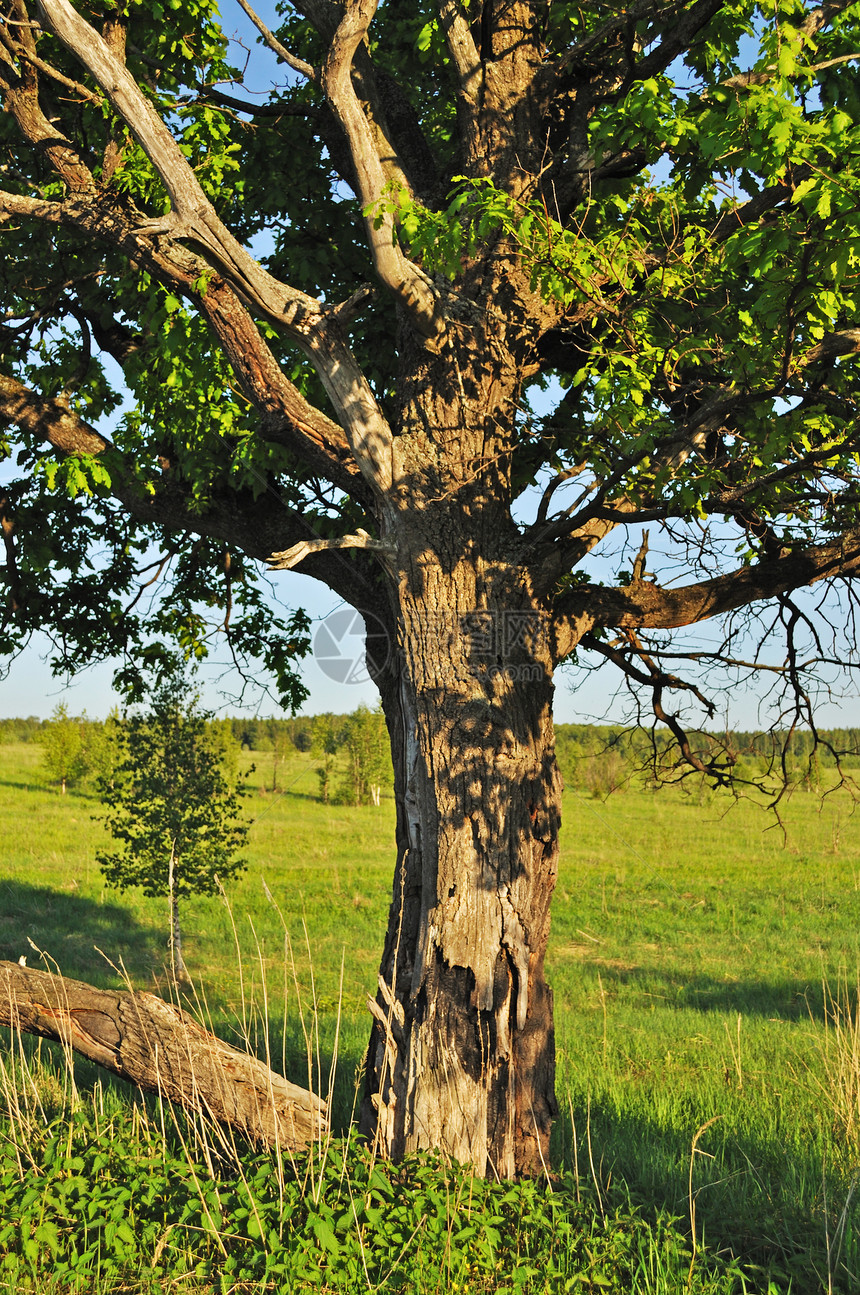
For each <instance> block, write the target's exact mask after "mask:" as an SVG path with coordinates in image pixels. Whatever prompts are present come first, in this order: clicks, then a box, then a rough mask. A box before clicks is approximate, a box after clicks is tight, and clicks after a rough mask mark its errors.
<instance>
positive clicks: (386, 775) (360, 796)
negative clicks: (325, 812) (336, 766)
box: [339, 706, 393, 805]
mask: <svg viewBox="0 0 860 1295" xmlns="http://www.w3.org/2000/svg"><path fill="white" fill-rule="evenodd" d="M340 745H341V750H342V751H343V752H344V754H345V756H346V773H345V776H344V779H343V782H342V784H341V787H340V792H339V799H341V800H343V801H344V802H345V803H346V804H351V805H367V804H369V803H371V802H372V803H373V804H374V805H378V804H379V800H380V796H381V793H382V787H383V785H390V783H391V782H392V779H393V774H392V770H391V748H390V746H389V744H388V733H387V730H386V727H385V717H384V716H383V714H382V710H381V708H380V707H377V709H376V710H371V709H370V708H369V707H368V706H359V707H358V709H357V710H355V711H353V713H352V715H350V716H349V718H348V720H347V722H346V725H345V726H344V729H343V733H342V737H341V743H340Z"/></svg>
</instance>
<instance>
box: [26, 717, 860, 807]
mask: <svg viewBox="0 0 860 1295" xmlns="http://www.w3.org/2000/svg"><path fill="white" fill-rule="evenodd" d="M74 722H75V723H76V724H78V725H79V727H80V731H81V734H82V738H83V745H84V747H86V746H87V745H88V742H87V734H88V732H89V733H90V734H91V738H90V739H89V745H91V746H92V747H93V749H95V748H96V747H97V745H98V743H97V738H98V731H99V730H100V729H101V728H102V727H103V721H98V720H90V719H87V717H86V716H81V717H79V718H78V719H76V720H75V721H74ZM109 722H110V721H109ZM54 723H56V719H49V720H42V719H37V718H35V717H33V716H31V717H30V718H28V719H2V720H0V743H9V742H38V743H41V744H43V745H44V744H45V743H46V740H47V738H48V733H49V730H50V728H51V725H52V724H54ZM214 723H215V724H216V725H217V726H218V728H219V730H220V732H221V733H222V734H223V735H224V737H225V738H226V740H227V741H229V740H230V737H232V741H233V743H235V744H236V746H239V747H243V748H244V749H246V750H248V751H254V752H259V753H265V752H269V753H271V761H272V768H271V780H272V787H273V789H275V788H277V787H278V782H279V778H280V777H281V776H283V774H284V773H285V772H286V765H285V761H287V759H288V757H289V752H290V751H291V750H292V751H299V752H304V753H307V752H309V753H310V754H311V756H313V757H315V758H316V760H317V761H319V766H318V767H317V768H316V773H317V776H318V778H319V794H320V798H321V799H322V800H324V801H328V800H329V799H333V800H335V799H337V800H341V801H346V802H348V803H355V804H363V803H367V802H368V801H370V800H373V801H378V799H379V795H380V789H387V788H389V787H390V785H391V766H390V758H389V755H388V751H387V743H386V740H385V732H384V722H383V720H382V716H381V714H380V713H379V712H378V711H374V712H371V711H368V709H367V707H363V706H362V707H359V709H358V710H357V711H353V712H351V713H350V714H343V715H336V714H332V713H327V714H324V715H315V716H310V715H300V716H297V717H294V718H292V719H248V718H246V717H230V718H227V719H219V720H216V721H214ZM555 733H556V750H557V753H558V761H559V766H560V768H561V772H562V775H563V777H564V780H565V783H566V784H567V785H568V786H570V787H578V788H580V789H581V790H584V791H586V792H589V793H590V794H592V795H594V796H597V797H600V798H603V797H605V796H607V795H609V794H610V793H611V792H613V791H618V790H621V789H623V788H624V787H625V786H629V785H630V784H631V782H632V783H635V784H636V785H639V786H643V785H644V786H648V785H656V784H657V783H658V782H659V781H660V778H661V776H666V775H667V774H669V775H670V776H671V771H672V769H673V768H675V767H676V765H677V761H678V750H677V746H676V744H675V742H674V739H673V737H672V735H671V733H670V732H669V731H668V729H665V728H661V729H658V730H656V731H654V732H652V731H650V730H648V729H636V728H633V729H631V728H624V727H622V726H621V725H595V724H558V725H556V729H555ZM689 740H690V746H691V748H692V750H693V752H694V754H695V755H697V756H699V757H700V758H701V760H702V762H703V764H707V763H708V762H709V760H711V759H712V758H714V757H715V756H717V757H719V759H720V763H722V764H725V763H729V764H731V766H732V767H733V769H734V771H735V773H736V775H737V776H738V777H739V778H741V779H744V780H747V781H753V782H754V781H756V780H757V779H763V780H764V779H769V778H770V777H773V776H774V775H776V776H781V774H782V769H783V764H784V766H785V771H786V772H787V773H788V774H789V775H790V777H791V779H792V781H795V782H803V781H806V782H807V783H811V782H817V781H818V779H819V776H820V775H821V774H824V773H825V772H826V770H827V769H828V768H829V769H832V768H833V767H834V766H835V763H836V759H837V758H839V760H840V762H841V763H842V765H843V767H844V768H846V769H856V768H858V767H860V728H844V729H826V730H821V731H820V732H819V734H818V745H817V747H816V743H815V737H814V735H813V734H812V733H811V732H810V731H809V730H808V729H797V730H795V731H794V732H793V733H791V734H788V733H787V732H786V731H784V730H778V729H777V730H773V731H771V732H763V731H758V732H756V731H753V732H723V733H705V732H692V733H690V734H689ZM344 763H345V765H346V772H345V773H344ZM688 768H689V766H688Z"/></svg>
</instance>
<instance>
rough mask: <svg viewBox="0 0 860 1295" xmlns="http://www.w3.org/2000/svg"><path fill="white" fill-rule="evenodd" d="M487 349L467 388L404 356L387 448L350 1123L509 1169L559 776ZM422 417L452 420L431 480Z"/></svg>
mask: <svg viewBox="0 0 860 1295" xmlns="http://www.w3.org/2000/svg"><path fill="white" fill-rule="evenodd" d="M502 346H503V342H502V341H497V353H498V359H497V363H494V364H491V365H487V366H486V368H485V370H484V373H483V374H482V375H481V377H482V381H481V383H480V384H479V383H477V382H476V383H475V386H474V388H473V389H471V390H470V391H469V392H468V393H466V392H463V391H462V390H461V389H460V386H459V384H458V382H457V378H456V373H453V372H451V369H450V367H446V364H445V362H444V361H442V360H437V361H434V362H429V363H428V362H426V361H424V360H421V359H418V360H417V361H416V362H415V364H414V369H413V381H412V384H411V392H410V394H411V399H410V402H409V404H408V405H407V406H406V407H405V408H404V411H403V417H402V423H401V425H402V428H403V431H402V433H401V435H400V436H399V438H398V440H397V444H396V453H395V460H394V463H395V477H396V480H397V481H398V482H399V483H400V484H401V486H402V492H401V493H400V494H399V496H397V497H399V500H400V503H401V507H400V510H399V512H397V513H396V514H394V515H392V516H391V518H390V521H389V530H388V534H387V536H386V538H387V539H388V541H389V542H390V543H391V544H392V547H393V550H394V553H395V555H396V556H395V557H394V558H393V559H389V562H390V564H391V566H396V583H395V582H392V584H391V585H390V586H389V595H390V600H391V612H390V616H391V623H392V625H393V626H394V627H395V628H394V629H393V631H392V638H393V642H396V645H397V650H396V651H392V652H391V653H390V655H389V660H388V662H387V665H386V667H385V668H384V669H383V670H382V671H381V672H377V681H378V683H379V686H380V690H381V694H382V700H383V708H384V710H385V714H386V719H387V722H388V726H389V731H390V735H391V741H392V750H393V755H394V768H395V794H396V798H397V805H398V826H397V837H398V859H397V867H396V873H395V879H394V896H393V902H392V906H391V910H390V915H389V925H388V932H387V938H386V945H385V951H384V954H383V958H382V963H381V967H380V975H379V982H378V983H379V992H378V994H377V997H376V1000H375V1002H374V1003H373V1005H372V1012H373V1015H374V1027H373V1033H372V1038H371V1043H370V1049H369V1054H368V1063H367V1091H366V1097H365V1103H364V1110H363V1116H362V1121H363V1127H364V1129H365V1130H366V1131H367V1132H368V1133H372V1134H373V1135H375V1136H376V1138H377V1139H378V1141H379V1144H380V1145H381V1147H382V1148H383V1149H384V1150H385V1151H386V1152H387V1153H388V1154H389V1155H392V1156H395V1157H397V1156H400V1155H402V1154H403V1153H404V1152H407V1151H410V1150H414V1149H417V1148H423V1147H441V1148H443V1149H444V1150H445V1151H446V1152H447V1153H448V1154H450V1155H452V1156H453V1157H455V1158H456V1159H458V1160H461V1161H464V1162H466V1163H470V1164H472V1165H473V1166H474V1167H475V1170H476V1171H477V1172H478V1173H480V1174H489V1175H491V1176H496V1175H498V1176H499V1177H500V1178H509V1177H512V1176H513V1175H515V1174H520V1173H540V1172H541V1171H542V1169H543V1168H544V1167H545V1165H546V1164H547V1163H548V1154H549V1132H550V1124H551V1120H552V1117H553V1115H554V1113H555V1098H554V1091H553V1081H554V1034H553V1024H552V998H551V994H550V991H549V989H548V988H547V985H546V982H545V979H544V955H545V951H546V943H547V937H548V934H549V905H550V900H551V897H552V893H553V889H554V886H555V879H556V871H557V861H558V830H559V824H560V796H561V780H560V777H559V774H558V770H557V767H556V763H555V753H554V735H553V725H552V711H551V702H552V692H553V687H552V661H551V656H550V650H549V636H548V634H547V632H546V631H547V622H546V617H545V614H544V609H543V608H542V607H541V605H540V603H539V602H538V600H537V599H536V598H535V596H534V594H533V591H532V589H531V586H530V582H529V580H528V577H527V575H526V574H525V573H524V572H523V570H522V568H520V567H519V566H518V565H517V564H516V562H515V561H514V560H513V556H512V555H513V554H514V552H515V550H516V544H517V535H516V532H515V530H514V528H513V527H512V526H511V524H510V520H509V519H506V517H505V513H504V510H503V509H502V508H499V507H496V506H493V505H492V504H491V503H490V502H489V500H490V499H492V498H493V495H494V493H495V491H494V490H493V489H491V488H490V485H489V483H490V481H492V480H493V479H494V478H495V481H494V482H493V484H494V485H498V487H499V489H500V491H501V492H503V491H504V489H505V482H504V473H505V466H504V454H503V453H502V452H501V451H502V448H503V447H504V444H505V438H506V436H507V434H508V430H509V429H508V426H507V425H506V422H505V420H504V418H502V417H499V416H497V418H496V420H495V421H494V426H493V427H492V428H490V429H488V426H487V419H486V417H485V412H484V411H485V410H486V408H487V407H488V405H489V404H490V403H491V402H492V403H493V404H494V405H495V407H496V408H497V409H499V408H500V407H501V408H503V409H504V408H506V407H513V404H514V401H513V399H508V400H505V398H504V397H505V396H506V394H508V393H510V395H511V396H513V394H514V392H515V378H514V376H513V375H514V374H515V373H516V369H515V366H514V365H512V364H510V362H509V357H507V356H505V355H504V354H503V353H502ZM428 426H432V427H448V428H451V429H456V433H455V434H456V436H457V437H458V438H459V440H460V449H461V453H460V456H459V465H460V467H459V472H458V473H455V474H452V476H451V477H450V478H446V477H444V476H441V475H440V471H439V467H438V465H437V462H436V461H435V460H434V458H433V457H432V456H431V455H429V454H428V452H427V451H428V445H427V440H426V434H425V431H424V429H425V428H426V427H428ZM449 462H450V461H449ZM476 464H481V465H482V469H483V470H482V471H480V472H476V470H475V465H476ZM371 655H372V650H371Z"/></svg>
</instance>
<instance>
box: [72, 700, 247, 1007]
mask: <svg viewBox="0 0 860 1295" xmlns="http://www.w3.org/2000/svg"><path fill="white" fill-rule="evenodd" d="M211 718H212V717H211V716H210V715H208V714H206V713H205V712H204V711H202V710H201V709H200V706H199V703H198V700H197V698H196V697H195V696H193V695H189V693H188V687H187V684H186V683H185V682H184V680H183V679H182V677H181V676H178V675H177V676H174V677H173V678H168V679H166V680H165V681H163V682H162V683H161V684H160V685H159V686H158V687H157V688H156V689H155V691H154V693H153V695H152V699H151V702H150V704H149V707H148V709H147V710H146V711H145V712H144V713H143V714H136V715H132V716H131V717H130V718H129V719H127V720H126V721H125V722H124V723H116V724H114V726H113V728H112V731H111V737H110V740H111V745H112V747H113V750H114V760H113V762H112V767H111V769H110V771H109V772H107V773H106V774H105V775H104V776H102V777H101V778H100V779H99V792H100V794H101V797H102V801H103V803H104V806H105V811H104V822H105V825H106V826H107V828H108V831H109V832H110V834H111V836H112V837H113V838H114V842H115V843H116V844H117V845H118V846H119V848H118V849H113V850H103V851H101V853H100V854H99V855H98V856H97V857H98V862H99V866H100V867H101V870H102V872H103V873H104V875H105V878H106V879H107V882H108V885H111V886H117V887H119V888H120V889H125V888H126V887H127V886H140V887H141V889H142V890H143V893H144V894H145V895H152V896H156V895H163V896H164V897H165V898H166V899H167V901H168V906H169V919H170V922H169V926H170V962H171V968H172V971H173V975H174V977H175V979H176V980H178V981H184V980H187V978H188V971H187V968H186V965H185V958H184V956H183V952H182V926H181V923H180V916H179V912H180V908H179V906H180V900H181V899H182V898H183V897H184V896H188V895H214V894H216V893H217V891H218V890H219V887H220V886H221V885H222V884H223V883H224V882H225V881H228V880H229V879H230V878H231V877H234V876H235V875H236V873H238V872H241V871H242V869H244V867H245V864H244V861H243V860H242V859H241V857H240V856H239V854H238V853H237V851H238V850H239V849H240V848H241V846H242V845H243V843H244V841H245V838H246V836H247V835H248V827H247V824H245V823H242V822H240V821H238V820H239V811H240V797H241V794H242V791H243V790H244V786H243V783H242V782H241V780H239V781H237V780H236V779H235V778H234V779H233V780H232V781H231V780H230V779H229V778H228V776H227V774H226V771H225V768H224V765H225V761H226V759H227V755H228V753H227V751H226V750H225V741H224V739H225V734H224V732H223V731H221V732H219V731H218V730H217V728H216V727H215V726H213V725H212V724H211Z"/></svg>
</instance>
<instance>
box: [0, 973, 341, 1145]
mask: <svg viewBox="0 0 860 1295" xmlns="http://www.w3.org/2000/svg"><path fill="white" fill-rule="evenodd" d="M0 1025H4V1026H10V1027H11V1028H12V1029H16V1030H23V1031H24V1032H25V1033H27V1034H38V1035H40V1036H41V1037H42V1038H44V1039H52V1040H53V1041H54V1042H57V1043H62V1044H63V1045H64V1046H65V1047H69V1048H73V1049H74V1051H75V1052H79V1053H80V1054H81V1056H84V1057H87V1058H88V1059H89V1060H90V1061H94V1062H95V1063H96V1065H99V1066H104V1067H105V1068H106V1069H107V1070H110V1071H112V1072H113V1073H114V1074H115V1075H119V1076H120V1077H121V1078H122V1079H127V1080H129V1081H130V1082H131V1083H133V1084H136V1085H137V1087H138V1088H141V1089H143V1091H144V1092H157V1093H160V1094H161V1096H162V1097H165V1098H167V1099H168V1101H171V1102H174V1103H176V1105H178V1106H182V1107H183V1108H184V1109H185V1110H188V1111H190V1112H192V1113H194V1114H204V1115H207V1116H210V1117H211V1118H213V1119H215V1120H217V1121H219V1122H220V1123H223V1124H227V1125H229V1126H230V1127H231V1128H233V1129H236V1130H237V1131H238V1132H239V1133H241V1134H243V1135H244V1136H245V1137H247V1138H249V1139H250V1140H251V1141H252V1142H256V1143H264V1144H266V1145H268V1146H274V1147H277V1148H279V1149H280V1150H285V1151H287V1150H288V1151H299V1150H301V1149H302V1148H304V1147H307V1146H308V1145H309V1144H310V1143H311V1142H313V1141H314V1139H316V1138H319V1137H320V1136H321V1134H322V1133H323V1132H324V1131H325V1129H326V1128H327V1127H328V1112H327V1109H326V1104H325V1102H323V1101H321V1100H320V1098H318V1097H317V1096H316V1095H315V1094H314V1093H311V1092H308V1091H307V1090H306V1089H304V1088H299V1087H298V1086H297V1085H296V1084H291V1083H290V1081H289V1080H288V1079H284V1078H283V1077H282V1076H281V1075H278V1074H276V1073H275V1072H274V1071H273V1070H270V1069H269V1068H268V1067H267V1066H266V1065H264V1064H263V1062H261V1061H258V1060H257V1058H256V1057H252V1056H250V1055H249V1054H248V1053H245V1052H240V1051H238V1050H237V1049H236V1048H232V1047H231V1046H230V1045H229V1044H228V1043H224V1042H222V1040H221V1039H216V1038H215V1036H214V1035H213V1034H210V1033H209V1032H208V1031H207V1030H204V1029H203V1028H202V1026H200V1025H198V1024H197V1022H196V1021H194V1020H193V1019H192V1018H191V1017H190V1016H189V1015H188V1014H187V1013H186V1012H183V1011H181V1010H180V1009H179V1008H178V1007H175V1006H174V1005H173V1004H172V1003H166V1002H164V1000H163V999H160V998H156V997H155V995H154V994H148V993H144V992H142V991H140V990H136V991H132V992H126V991H122V990H116V989H96V988H95V987H94V986H93V985H87V984H84V983H82V982H81V981H79V980H67V979H66V978H65V977H63V976H52V975H50V974H49V973H48V972H46V971H35V970H30V968H28V967H21V966H19V965H18V964H17V963H14V962H0Z"/></svg>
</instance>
